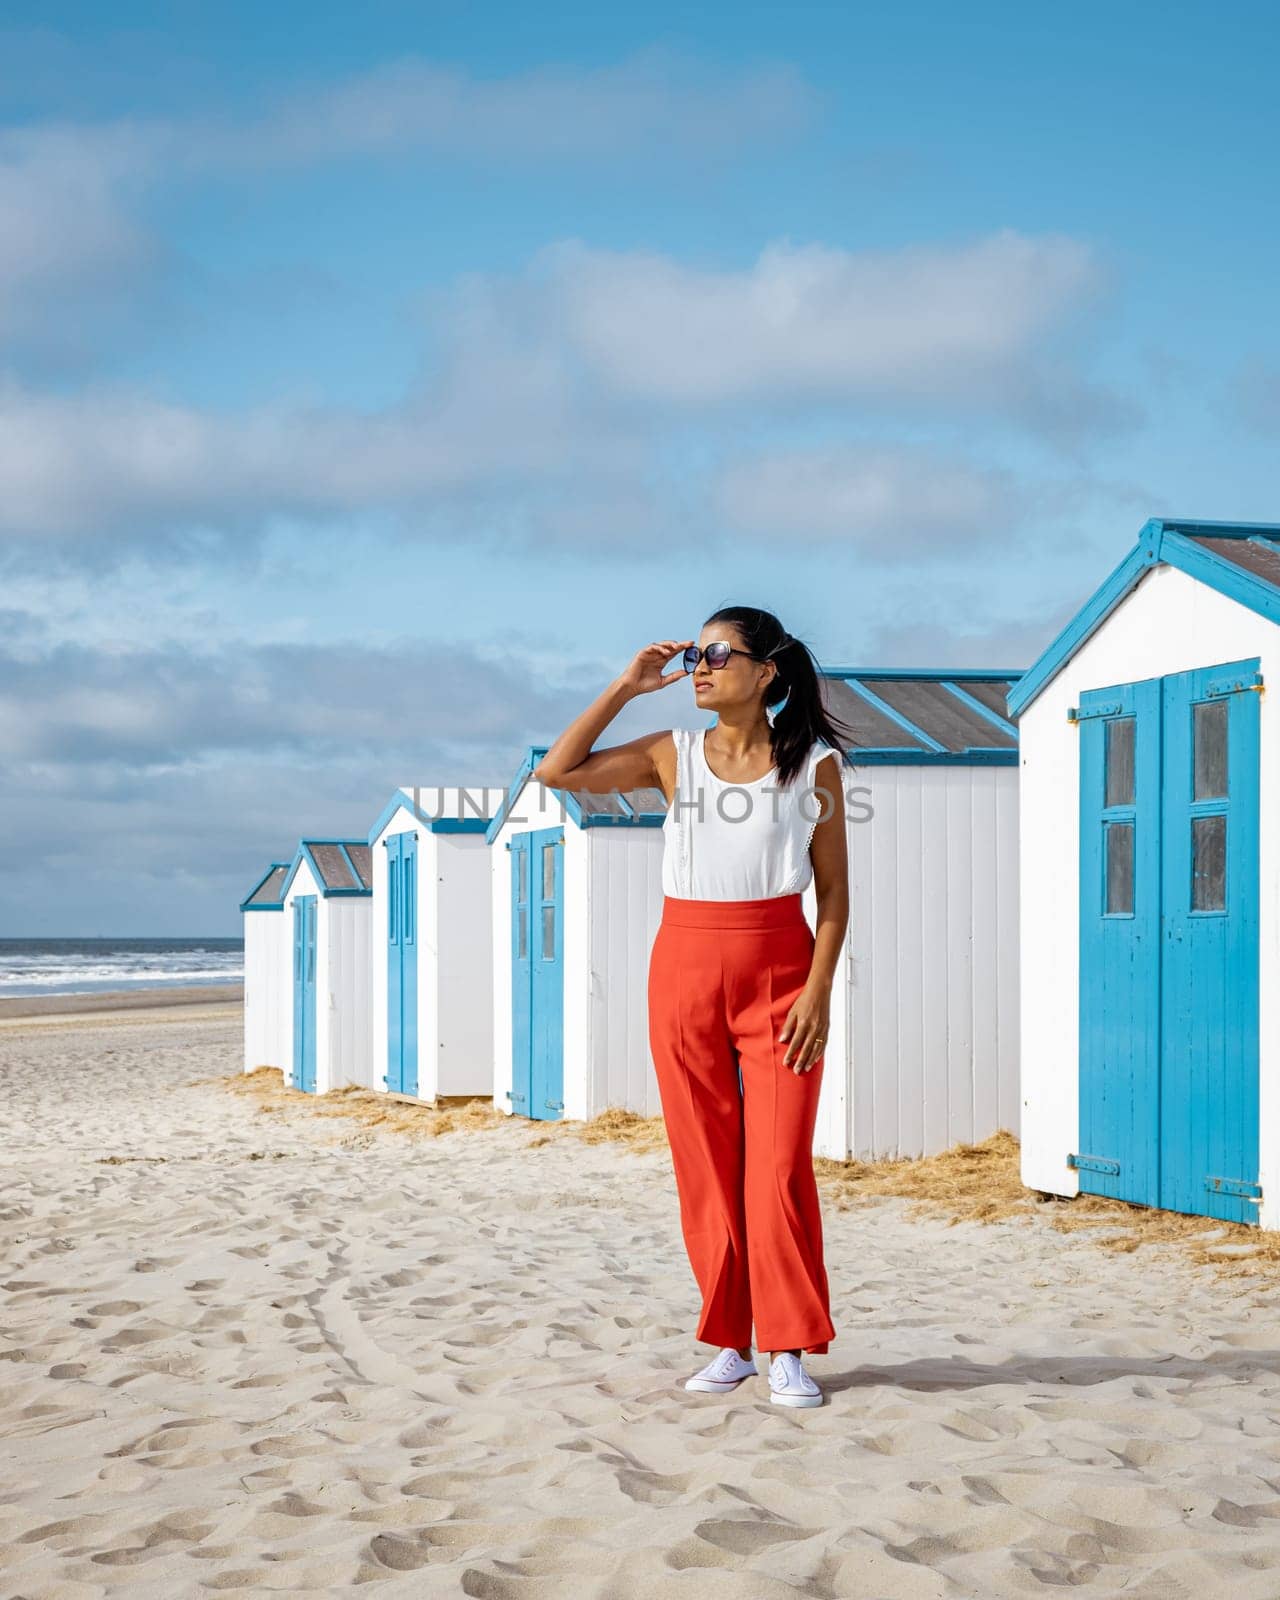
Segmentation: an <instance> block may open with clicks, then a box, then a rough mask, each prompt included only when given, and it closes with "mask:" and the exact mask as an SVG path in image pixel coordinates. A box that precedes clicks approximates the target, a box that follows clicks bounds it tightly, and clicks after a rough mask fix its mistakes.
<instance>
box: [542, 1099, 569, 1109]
mask: <svg viewBox="0 0 1280 1600" xmlns="http://www.w3.org/2000/svg"><path fill="white" fill-rule="evenodd" d="M542 1103H543V1105H544V1106H546V1108H547V1110H548V1111H563V1110H564V1101H563V1100H544V1101H543V1102H542Z"/></svg>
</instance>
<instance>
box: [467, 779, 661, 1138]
mask: <svg viewBox="0 0 1280 1600" xmlns="http://www.w3.org/2000/svg"><path fill="white" fill-rule="evenodd" d="M561 825H563V829H564V849H563V853H562V863H563V870H564V1113H563V1114H564V1116H565V1117H566V1118H570V1119H573V1118H578V1119H582V1120H589V1119H590V1118H591V1117H594V1116H598V1115H599V1113H600V1112H601V1111H604V1110H607V1109H608V1108H609V1107H611V1106H612V1107H618V1108H621V1109H625V1110H630V1111H636V1112H638V1113H640V1114H641V1115H642V1116H656V1115H657V1114H658V1112H659V1111H660V1110H661V1105H660V1101H659V1098H658V1082H657V1077H656V1075H655V1073H654V1070H653V1063H652V1059H651V1057H650V1055H649V1028H648V983H649V950H650V948H651V946H652V944H653V939H654V935H655V934H656V932H657V926H658V919H659V916H660V914H661V909H662V830H661V828H656V827H648V828H634V827H632V828H611V827H597V828H579V827H578V826H577V824H576V823H574V822H573V821H572V820H571V819H570V818H569V817H568V816H567V815H566V814H565V812H564V809H563V806H562V803H561V801H560V798H559V796H558V795H557V794H556V793H555V792H554V791H552V790H550V789H548V788H547V787H546V786H545V785H544V784H541V783H539V782H538V780H537V779H536V778H530V779H529V780H528V781H527V782H526V784H525V786H524V788H523V789H522V790H521V792H520V794H519V795H518V796H517V798H516V802H515V805H514V807H513V809H512V814H511V816H509V817H508V818H507V819H506V821H505V822H504V823H503V825H502V828H501V829H500V830H499V832H498V833H497V835H496V836H495V837H494V840H493V843H492V844H491V845H490V847H489V850H490V865H491V888H492V895H493V1047H494V1064H493V1101H494V1105H495V1106H497V1107H498V1109H499V1110H502V1111H507V1112H510V1110H511V1101H510V1099H509V1098H508V1096H509V1093H510V1090H511V1085H512V1066H511V852H510V851H509V850H508V849H507V848H506V846H507V841H508V840H509V839H510V838H511V837H512V835H513V834H516V833H528V832H532V831H535V830H537V829H541V828H550V827H556V826H561ZM535 871H536V864H535Z"/></svg>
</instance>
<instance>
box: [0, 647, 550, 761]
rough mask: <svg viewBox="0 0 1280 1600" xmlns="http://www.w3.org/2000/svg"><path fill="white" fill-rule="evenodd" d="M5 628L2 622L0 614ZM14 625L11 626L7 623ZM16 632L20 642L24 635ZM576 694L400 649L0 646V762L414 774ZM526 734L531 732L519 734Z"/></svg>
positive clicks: (509, 755)
mask: <svg viewBox="0 0 1280 1600" xmlns="http://www.w3.org/2000/svg"><path fill="white" fill-rule="evenodd" d="M11 620H12V619H11ZM18 620H19V621H20V618H19V619H18ZM15 631H18V632H19V633H20V634H21V635H22V636H23V637H24V640H29V639H30V638H31V637H34V636H35V635H36V627H35V624H34V619H33V622H32V626H30V627H28V628H26V629H21V628H18V629H16V630H15ZM577 698H578V697H577V694H576V693H575V692H573V691H571V690H569V689H567V688H563V687H560V686H558V685H557V684H555V682H554V681H549V680H548V677H547V675H546V674H539V673H531V672H530V671H529V670H528V666H527V664H526V663H525V662H523V661H521V660H520V659H519V658H518V657H504V656H498V657H495V656H493V655H485V654H480V653H478V652H476V651H474V650H472V649H470V648H468V647H465V646H458V645H454V644H450V645H448V646H444V645H440V646H437V645H432V644H423V643H419V642H415V641H413V640H406V641H396V642H392V643H388V644H386V645H378V646H371V645H363V644H358V643H353V642H350V641H342V642H337V643H335V644H333V645H331V646H323V645H315V644H277V643H268V644H259V645H245V644H244V643H242V642H239V641H235V642H229V643H227V644H225V645H223V646H220V647H218V648H214V649H210V648H200V647H198V646H197V647H193V646H192V645H191V644H190V643H182V642H174V643H171V644H166V645H164V646H162V647H159V648H151V647H137V646H132V645H127V644H116V645H110V644H99V645H95V646H80V645H76V644H71V643H66V642H63V643H57V644H52V645H51V646H49V647H48V648H45V649H43V650H38V651H33V650H31V649H30V648H25V647H24V648H22V649H19V648H18V647H17V646H11V645H9V643H8V642H7V640H6V643H5V646H4V648H3V650H0V762H3V763H4V764H5V765H6V767H7V769H8V770H9V771H10V772H13V771H14V769H15V768H16V767H17V766H18V765H20V764H23V763H25V764H28V765H31V764H53V765H58V766H62V765H66V766H71V767H80V766H84V767H89V766H93V765H96V764H102V763H106V764H109V765H110V766H111V767H113V768H116V769H128V770H130V771H132V772H134V773H141V772H147V771H159V770H162V769H169V768H173V767H177V766H182V765H184V764H188V763H192V762H197V763H209V762H213V761H216V760H218V759H221V758H223V757H243V756H244V755H246V754H249V753H253V754H254V756H255V758H256V757H257V756H263V757H269V758H271V759H281V758H285V757H291V756H292V757H295V758H297V759H299V760H302V761H304V762H316V761H319V760H321V759H328V758H333V757H337V758H339V759H348V758H353V757H357V756H363V757H367V758H373V759H379V760H382V761H386V762H393V761H398V762H399V763H401V767H400V770H402V771H404V770H408V769H409V768H414V767H416V766H417V763H418V762H419V761H420V760H422V759H423V758H424V757H425V758H426V759H427V760H428V761H430V759H431V758H432V755H433V752H434V753H439V752H441V751H444V750H452V751H454V752H455V753H456V752H457V751H460V750H467V749H470V750H473V751H477V752H480V753H481V754H483V753H484V752H486V751H488V752H490V753H492V752H493V751H494V750H499V751H501V752H503V754H502V757H501V763H502V767H503V769H504V770H505V768H506V766H508V765H509V764H511V763H512V762H513V761H514V758H515V752H517V751H518V750H519V749H521V748H523V746H524V745H525V744H527V743H528V742H529V741H530V739H531V738H532V737H534V735H535V734H541V733H544V732H546V731H547V730H548V729H551V730H553V731H556V730H558V728H559V727H560V726H561V725H563V723H564V722H567V721H568V720H569V719H570V717H571V716H572V714H573V711H574V708H575V707H576V705H577ZM530 730H533V731H532V732H531V731H530Z"/></svg>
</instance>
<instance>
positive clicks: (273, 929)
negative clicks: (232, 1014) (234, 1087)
mask: <svg viewBox="0 0 1280 1600" xmlns="http://www.w3.org/2000/svg"><path fill="white" fill-rule="evenodd" d="M292 963H293V916H292V913H290V914H289V916H288V917H286V916H285V914H284V912H283V911H246V912H245V913H244V1070H245V1071H246V1072H253V1071H255V1070H256V1069H257V1068H258V1067H278V1068H280V1069H281V1070H282V1071H287V1070H288V1065H289V1051H290V1048H291V1044H292V1039H293V1032H292V1011H293V965H292Z"/></svg>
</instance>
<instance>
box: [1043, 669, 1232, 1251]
mask: <svg viewBox="0 0 1280 1600" xmlns="http://www.w3.org/2000/svg"><path fill="white" fill-rule="evenodd" d="M1257 666H1258V662H1257V660H1256V659H1254V660H1251V661H1239V662H1231V663H1226V664H1223V665H1219V666H1214V667H1210V668H1203V669H1197V670H1196V671H1193V672H1181V673H1171V674H1167V675H1166V676H1164V677H1162V678H1150V679H1146V680H1143V681H1142V682H1139V683H1131V684H1120V685H1116V686H1113V687H1111V688H1107V689H1099V690H1094V691H1090V692H1089V693H1088V694H1084V695H1082V696H1081V699H1080V706H1079V709H1078V713H1077V715H1078V717H1079V719H1080V1095H1079V1109H1080V1148H1079V1150H1078V1151H1077V1152H1074V1153H1073V1154H1072V1157H1071V1161H1072V1164H1073V1165H1075V1166H1076V1167H1077V1168H1078V1169H1079V1176H1080V1188H1081V1190H1082V1192H1084V1193H1090V1194H1105V1195H1110V1196H1113V1197H1115V1198H1118V1199H1124V1200H1131V1201H1135V1202H1137V1203H1139V1204H1143V1205H1156V1206H1160V1207H1162V1208H1163V1209H1166V1210H1171V1211H1181V1212H1186V1213H1192V1214H1196V1215H1205V1216H1212V1217H1220V1218H1222V1219H1224V1220H1228V1221H1238V1222H1256V1221H1257V1207H1256V1204H1255V1203H1251V1202H1256V1200H1257V1198H1258V1196H1259V1194H1260V1190H1259V1188H1258V744H1259V714H1258V697H1257V695H1256V693H1253V692H1252V688H1251V685H1252V684H1253V683H1254V682H1255V681H1256V676H1257V674H1256V668H1257ZM1117 830H1118V832H1117Z"/></svg>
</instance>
